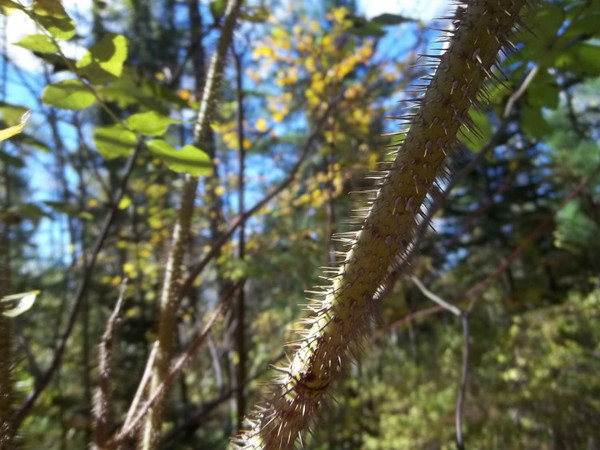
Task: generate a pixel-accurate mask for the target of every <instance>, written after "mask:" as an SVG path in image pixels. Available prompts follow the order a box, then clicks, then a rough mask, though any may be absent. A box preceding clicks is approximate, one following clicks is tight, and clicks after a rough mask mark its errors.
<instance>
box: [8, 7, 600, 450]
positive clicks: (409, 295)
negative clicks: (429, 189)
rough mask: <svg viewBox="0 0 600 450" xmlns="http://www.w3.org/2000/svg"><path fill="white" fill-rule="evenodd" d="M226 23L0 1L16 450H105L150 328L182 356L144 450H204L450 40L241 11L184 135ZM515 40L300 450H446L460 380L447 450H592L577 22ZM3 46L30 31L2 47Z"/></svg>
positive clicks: (593, 396)
mask: <svg viewBox="0 0 600 450" xmlns="http://www.w3.org/2000/svg"><path fill="white" fill-rule="evenodd" d="M225 3H226V2H225V1H222V0H214V1H204V2H201V1H199V0H127V1H110V0H109V1H101V0H94V1H93V2H92V4H91V5H90V6H89V8H88V7H85V6H82V4H78V3H77V2H64V3H61V2H59V1H58V0H44V1H40V0H37V1H35V2H33V4H27V5H25V2H22V3H15V2H12V1H8V0H0V7H1V8H2V13H3V15H2V16H0V21H1V23H2V24H3V28H2V30H3V31H2V33H3V34H2V37H1V39H2V44H1V45H2V47H1V52H2V57H3V59H2V61H1V63H0V100H2V102H1V103H0V114H1V123H0V129H4V128H7V127H10V126H14V125H18V124H19V123H20V120H21V116H22V115H23V114H24V113H25V112H26V111H27V110H31V112H32V114H31V118H30V119H29V121H28V123H27V124H26V125H25V127H24V129H23V132H22V133H20V134H18V135H16V136H13V137H12V138H10V139H9V140H5V141H3V142H2V143H1V145H2V146H1V147H0V172H1V175H0V181H1V183H0V193H1V205H0V226H1V227H2V229H1V230H0V236H1V237H2V242H1V244H0V257H1V258H2V263H3V266H4V271H5V273H4V276H5V277H6V278H7V279H8V280H9V284H8V286H9V287H8V288H6V287H3V291H2V292H1V294H2V295H8V294H15V293H30V294H29V295H25V296H24V298H23V299H22V300H21V302H20V303H19V302H18V301H17V302H16V303H17V310H15V309H12V313H14V314H12V315H15V317H10V318H8V317H0V325H2V327H0V328H1V329H0V331H2V332H3V333H5V334H3V335H2V336H3V337H2V340H3V341H5V338H6V336H8V334H7V333H9V331H7V330H10V336H12V338H13V342H12V343H10V345H12V348H13V349H14V367H13V369H12V379H13V382H14V388H15V389H14V390H15V392H14V404H13V408H12V409H11V408H9V409H10V414H9V417H10V418H11V421H12V424H13V425H15V426H16V427H17V428H18V430H19V431H18V434H19V439H20V441H21V442H22V446H23V448H32V449H33V448H45V449H48V450H50V449H75V448H78V449H80V448H86V446H87V445H88V444H89V443H91V442H94V443H95V445H96V446H97V448H110V447H109V446H108V444H107V442H110V437H111V436H112V437H114V433H119V432H123V430H125V431H127V429H128V426H130V427H131V426H132V423H133V422H135V418H134V416H135V413H136V411H139V407H140V406H139V405H140V403H141V402H142V401H143V398H140V396H141V393H142V392H143V389H139V386H140V383H141V380H143V379H144V377H143V374H144V373H146V374H147V373H148V369H147V368H146V366H147V364H148V360H149V358H150V360H152V354H153V343H154V341H155V340H156V339H157V335H158V333H159V330H160V329H162V328H161V326H162V325H161V322H162V321H165V320H170V321H172V325H173V327H174V329H175V333H174V339H173V341H172V343H171V344H170V345H171V347H172V355H173V357H175V356H176V355H181V354H184V352H187V357H185V366H186V367H185V370H183V371H182V373H181V374H179V373H178V374H177V375H178V376H177V377H173V379H172V380H170V381H169V382H168V390H167V393H166V397H165V399H164V405H165V407H164V411H163V413H162V416H161V417H160V418H158V419H157V418H154V419H153V420H155V422H154V424H156V423H158V429H159V430H160V439H161V440H160V448H165V449H219V448H225V447H226V446H227V445H228V442H229V438H230V436H232V435H235V434H236V432H237V431H238V430H239V427H240V426H241V422H242V418H243V416H244V415H245V414H247V413H248V412H249V411H250V410H251V409H252V407H253V405H254V404H255V403H256V401H257V400H258V399H259V398H260V397H259V396H260V392H261V386H262V384H264V382H266V381H268V380H269V379H271V378H272V376H273V374H272V371H269V369H268V367H269V365H270V364H275V363H277V362H278V361H279V360H281V359H282V358H285V356H284V354H283V351H284V346H283V344H284V343H285V342H288V341H291V340H293V339H295V338H296V334H295V333H294V329H295V328H297V323H298V321H299V320H300V319H301V318H302V317H303V316H304V315H305V314H306V312H305V311H304V309H303V308H304V306H303V305H304V304H305V303H306V300H305V293H304V291H305V290H310V289H311V288H312V287H314V286H316V285H319V284H322V281H320V279H319V277H320V275H321V274H322V271H321V270H319V269H318V267H320V266H323V265H325V264H327V262H328V261H334V260H335V258H336V251H339V250H343V245H344V243H343V242H341V243H339V242H336V241H335V239H334V238H332V235H333V234H334V233H339V232H344V231H347V230H348V229H350V225H348V223H349V221H350V219H351V218H352V216H353V215H354V214H355V209H357V208H358V209H360V208H361V206H362V205H361V204H360V202H361V198H360V197H353V196H352V195H349V194H350V193H351V192H355V191H364V190H366V189H369V187H370V186H371V184H370V182H369V180H368V176H369V171H371V170H373V169H376V168H377V165H378V162H379V161H381V160H382V159H383V158H384V157H385V152H386V148H387V147H390V148H394V147H395V146H396V145H397V144H398V137H397V136H394V135H393V134H391V133H393V132H394V131H398V130H400V129H401V128H402V127H403V126H404V125H403V124H402V121H401V119H402V115H403V114H405V113H406V112H407V110H406V108H407V106H406V104H402V102H401V101H402V100H406V99H408V98H410V97H411V96H412V94H411V93H410V89H411V88H414V86H416V85H419V84H423V83H424V82H423V81H421V78H422V77H424V76H426V75H428V74H430V73H431V70H432V69H431V68H430V67H428V66H427V65H426V64H424V62H426V61H423V60H422V59H420V58H419V56H418V55H419V54H420V53H432V52H433V53H435V52H438V51H439V49H440V48H441V47H442V46H443V44H436V40H437V39H438V38H439V36H440V32H438V31H432V30H433V29H435V28H436V27H442V28H445V27H447V26H448V25H449V24H448V23H447V22H444V21H441V22H427V23H424V22H422V21H421V20H420V19H419V18H418V17H416V16H415V17H413V16H410V15H409V13H408V12H406V15H401V14H396V13H387V14H382V15H378V16H376V17H371V18H369V19H366V18H365V17H363V16H361V11H359V10H358V9H357V5H356V4H355V2H354V1H352V0H347V1H344V0H328V1H323V2H320V1H308V0H306V1H294V0H286V1H283V2H281V1H268V0H263V1H260V2H259V1H247V2H246V3H245V4H244V5H243V6H242V8H241V12H240V14H239V17H238V20H237V22H236V27H235V30H234V32H233V39H232V43H231V44H229V45H228V46H227V54H226V58H225V61H224V69H223V74H222V76H219V80H220V81H222V82H221V86H220V89H219V90H218V91H216V98H215V99H214V101H211V102H209V103H208V104H207V105H205V106H206V107H208V108H209V109H210V110H211V112H212V114H213V116H212V119H211V121H210V127H206V129H204V130H203V131H202V130H200V128H201V127H200V125H199V122H200V121H199V120H198V119H197V117H198V111H199V110H200V111H201V112H202V108H203V106H202V105H203V103H202V91H203V88H204V86H205V84H206V83H209V82H210V79H209V78H208V77H207V76H206V74H207V73H208V67H209V61H210V58H211V55H213V54H214V53H215V51H216V49H217V48H218V39H219V36H220V35H221V32H222V31H223V30H225V29H227V26H228V25H227V17H226V9H225ZM63 5H64V8H63ZM65 8H66V9H65ZM396 12H398V11H396ZM26 17H29V19H27V20H29V22H27V20H25V18H26ZM523 21H524V23H525V24H526V25H527V26H526V27H525V28H523V29H522V30H521V31H519V32H518V33H517V34H516V35H515V37H514V43H515V45H516V51H515V52H512V53H509V54H506V55H504V54H503V55H501V60H500V64H499V65H500V66H501V68H502V74H500V73H499V74H498V77H499V78H500V79H502V80H503V81H502V82H501V83H499V82H494V83H490V84H489V86H488V88H487V94H486V97H487V99H486V101H485V102H482V107H481V108H479V109H473V111H472V112H471V117H472V118H473V120H474V122H475V123H476V124H477V126H478V132H469V131H464V133H463V135H462V144H461V146H460V147H459V148H458V149H457V151H456V152H455V153H454V154H453V155H451V158H450V163H449V166H448V168H447V171H448V176H447V177H445V178H443V179H441V180H440V182H439V183H438V185H437V188H438V189H437V192H436V193H435V195H431V196H430V198H429V203H430V207H429V211H428V216H429V217H428V218H431V219H432V220H431V226H428V225H427V220H425V219H423V220H422V225H421V227H420V230H419V234H418V235H417V240H416V243H415V246H414V249H413V250H414V251H413V252H412V254H411V257H410V262H409V264H410V265H409V266H408V267H407V269H408V270H407V271H406V274H408V275H406V274H405V275H402V276H400V275H399V276H398V277H396V279H395V280H394V283H390V284H389V285H388V286H387V296H386V297H385V298H383V299H382V300H381V303H380V314H379V319H378V320H377V322H375V323H373V325H372V330H371V332H370V333H369V334H368V336H367V337H366V339H365V340H364V342H363V344H362V346H361V351H359V352H357V354H358V355H359V356H358V357H357V364H356V365H354V366H353V367H352V368H351V370H350V371H349V373H348V376H347V378H346V379H345V381H344V382H343V383H342V384H341V385H340V386H338V388H337V389H336V391H335V392H336V394H335V397H336V401H335V402H332V403H331V404H330V405H329V406H328V407H327V408H325V409H324V410H323V412H322V417H320V418H319V420H318V424H317V426H316V427H315V430H314V433H313V434H311V435H310V436H307V437H306V440H305V443H304V444H305V446H306V447H307V448H313V449H410V448H422V449H449V448H454V447H455V443H454V442H455V433H456V429H455V410H456V408H457V398H458V395H459V389H460V386H461V379H462V377H463V376H464V375H463V369H464V367H463V366H465V367H466V368H467V373H468V383H467V386H466V395H465V398H464V407H463V409H462V411H463V417H462V428H463V433H464V436H465V442H466V447H468V448H472V449H475V448H480V449H495V448H498V449H502V448H504V449H508V448H514V449H590V450H592V449H598V448H600V428H599V427H598V424H599V423H600V379H599V377H598V373H600V320H599V319H600V239H599V236H600V175H599V173H600V148H599V139H600V78H599V77H600V39H599V38H600V27H599V26H598V24H599V23H600V1H598V0H586V1H583V0H556V1H554V0H546V1H543V2H540V5H539V6H538V7H536V8H532V9H530V10H529V11H526V12H525V16H524V18H523ZM15 23H17V24H27V23H29V24H30V25H26V26H25V25H23V26H21V25H18V26H17V27H22V29H21V30H20V32H21V35H19V37H18V38H15V37H14V36H15V34H14V33H15V26H14V25H11V24H15ZM33 24H36V25H33ZM27 26H29V27H30V29H29V31H27V33H25V32H24V31H23V30H27V29H28V28H27ZM36 26H37V29H36ZM24 34H26V35H24ZM432 49H433V50H432ZM436 49H437V50H436ZM420 63H423V64H420ZM408 108H410V104H409V105H408ZM200 115H201V114H200ZM397 119H400V123H399V120H397ZM176 149H177V150H176ZM195 177H199V179H198V180H199V182H198V185H197V189H196V188H195V185H194V186H193V189H191V188H190V179H195ZM186 196H187V201H190V202H191V203H192V204H193V205H194V208H193V215H192V216H191V217H189V218H188V220H189V222H190V232H189V235H186V233H184V234H183V241H182V242H181V245H180V248H179V251H180V253H181V257H182V269H181V273H180V274H177V273H175V274H174V277H175V281H176V283H175V288H174V289H176V292H177V298H178V299H179V301H178V302H177V303H176V304H175V305H172V304H171V305H167V307H170V308H171V309H172V310H171V311H170V312H169V311H168V312H167V313H165V305H163V304H161V295H163V294H161V291H162V289H163V283H164V280H165V278H166V277H168V276H170V275H169V271H170V270H172V267H170V265H169V264H167V261H169V260H170V257H169V254H170V252H172V251H173V249H174V245H173V242H174V240H176V239H177V238H176V234H177V233H178V232H180V231H181V230H180V227H179V226H177V227H176V226H175V223H176V221H177V220H179V221H181V216H179V214H180V209H181V208H180V205H181V204H182V203H185V201H186ZM432 228H433V229H432ZM434 229H435V230H434ZM178 230H179V231H178ZM175 272H177V271H175ZM171 275H173V274H171ZM34 290H35V291H38V290H39V295H37V298H36V299H35V302H34V303H33V305H32V306H31V305H27V304H26V303H27V302H28V301H30V300H32V299H33V297H34V295H35V294H34V293H31V291H34ZM432 296H437V297H439V298H441V299H443V300H444V301H446V302H448V303H451V304H454V305H456V306H457V307H458V308H459V311H460V317H457V316H456V315H453V314H452V312H451V311H449V310H448V308H444V307H442V306H440V304H439V303H440V302H439V300H438V301H437V302H435V301H432V300H431V297H432ZM13 300H14V299H13ZM117 300H119V308H120V309H119V310H117V309H116V308H117V306H116V304H117ZM2 303H3V304H4V303H6V304H8V302H5V301H3V302H2ZM11 305H12V306H14V301H13V303H11ZM28 306H31V307H30V308H29V309H27V307H28ZM2 308H4V309H7V308H8V306H6V305H5V306H2ZM19 308H20V309H22V310H23V311H18V309H19ZM8 312H9V313H10V312H11V310H8ZM16 313H19V314H16ZM117 317H118V318H117ZM465 323H466V324H467V325H468V328H467V330H468V331H469V335H468V345H467V346H466V348H467V349H468V360H465V334H464V331H465ZM1 357H4V356H1ZM181 361H182V360H181ZM168 363H169V361H167V362H166V364H167V365H166V366H165V367H166V369H165V370H168V368H169V365H168ZM465 363H466V364H465ZM0 375H2V374H0ZM153 382H154V380H148V383H150V384H151V383H153ZM136 391H139V392H138V394H139V395H136ZM134 397H135V399H134ZM132 402H134V404H133V405H132ZM136 402H137V406H136ZM5 406H6V405H4V406H2V408H0V409H3V410H4V411H6V409H5ZM94 410H95V411H96V419H94V414H93V411H94ZM99 410H100V413H98V411H99ZM98 417H100V418H101V419H102V420H98ZM136 432H137V430H136ZM135 436H136V433H131V434H127V433H125V435H124V436H123V437H122V439H123V440H122V445H125V446H127V445H131V443H132V442H133V440H132V439H133V438H134V437H135Z"/></svg>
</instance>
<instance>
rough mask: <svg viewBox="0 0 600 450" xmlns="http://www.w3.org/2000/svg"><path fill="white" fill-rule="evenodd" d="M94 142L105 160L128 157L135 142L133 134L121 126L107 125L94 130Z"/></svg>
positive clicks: (135, 138)
mask: <svg viewBox="0 0 600 450" xmlns="http://www.w3.org/2000/svg"><path fill="white" fill-rule="evenodd" d="M94 142H95V143H96V147H97V148H98V151H99V152H100V153H101V154H102V156H104V157H105V158H106V159H113V158H117V157H119V156H128V155H129V154H131V153H132V152H133V149H134V147H135V145H136V142H137V137H136V135H135V133H134V132H132V131H130V130H129V129H127V128H125V127H124V126H123V125H121V124H115V125H109V126H106V127H100V128H97V129H96V132H95V133H94Z"/></svg>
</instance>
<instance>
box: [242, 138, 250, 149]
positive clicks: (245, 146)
mask: <svg viewBox="0 0 600 450" xmlns="http://www.w3.org/2000/svg"><path fill="white" fill-rule="evenodd" d="M243 145H244V149H246V150H248V149H249V148H250V147H252V141H251V140H250V139H248V138H244V142H243Z"/></svg>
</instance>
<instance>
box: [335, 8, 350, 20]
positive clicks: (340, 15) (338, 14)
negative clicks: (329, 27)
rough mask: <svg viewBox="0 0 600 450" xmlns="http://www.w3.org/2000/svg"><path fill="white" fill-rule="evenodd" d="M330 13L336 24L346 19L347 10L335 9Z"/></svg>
mask: <svg viewBox="0 0 600 450" xmlns="http://www.w3.org/2000/svg"><path fill="white" fill-rule="evenodd" d="M332 12H333V17H334V18H335V20H336V22H337V23H342V22H343V21H344V18H345V17H346V13H347V12H348V10H347V9H346V8H336V9H334V10H333V11H332Z"/></svg>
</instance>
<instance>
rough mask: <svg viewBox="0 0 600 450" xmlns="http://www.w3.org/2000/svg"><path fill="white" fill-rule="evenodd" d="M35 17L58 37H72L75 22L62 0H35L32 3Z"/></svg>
mask: <svg viewBox="0 0 600 450" xmlns="http://www.w3.org/2000/svg"><path fill="white" fill-rule="evenodd" d="M31 12H32V15H33V18H34V19H35V20H36V21H37V23H39V24H40V25H42V26H43V27H44V28H45V29H46V30H48V31H49V32H50V34H52V35H53V36H54V37H55V38H57V39H65V40H66V39H71V38H72V37H73V35H74V34H75V22H73V19H71V18H70V17H69V15H68V14H67V12H66V11H65V8H64V7H63V5H62V3H61V2H60V0H35V1H34V2H33V4H32V5H31Z"/></svg>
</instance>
